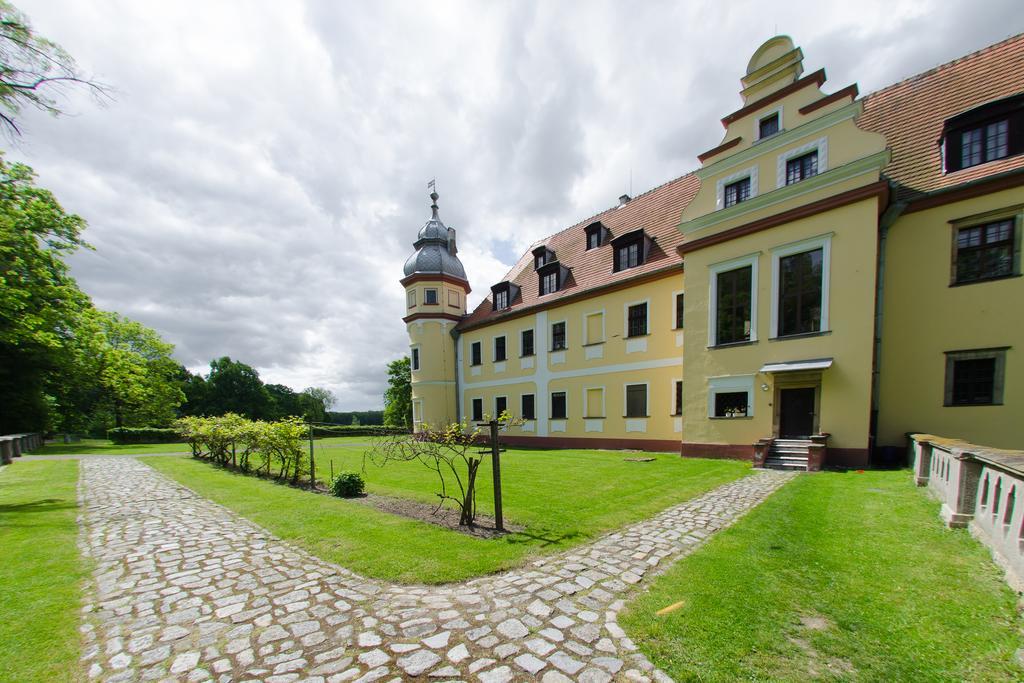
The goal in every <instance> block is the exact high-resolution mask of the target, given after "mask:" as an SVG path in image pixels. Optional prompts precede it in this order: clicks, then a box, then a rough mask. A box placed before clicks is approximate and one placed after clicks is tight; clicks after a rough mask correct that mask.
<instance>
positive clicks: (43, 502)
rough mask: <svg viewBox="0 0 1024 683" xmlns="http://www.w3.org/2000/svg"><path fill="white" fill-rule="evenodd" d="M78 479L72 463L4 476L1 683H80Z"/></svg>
mask: <svg viewBox="0 0 1024 683" xmlns="http://www.w3.org/2000/svg"><path fill="white" fill-rule="evenodd" d="M77 480H78V463H77V462H72V461H54V462H16V463H15V464H14V465H12V466H10V467H7V468H4V469H3V470H2V471H0V680H5V681H70V680H76V678H77V673H78V658H79V656H80V653H79V638H78V619H79V610H80V608H81V594H80V591H81V587H82V581H83V580H84V579H85V576H86V573H87V572H86V566H85V563H84V562H83V561H82V560H80V559H79V557H78V547H77V545H76V544H77V539H78V529H77V526H76V522H75V517H76V514H77V507H78V503H77V494H76V491H75V484H76V482H77Z"/></svg>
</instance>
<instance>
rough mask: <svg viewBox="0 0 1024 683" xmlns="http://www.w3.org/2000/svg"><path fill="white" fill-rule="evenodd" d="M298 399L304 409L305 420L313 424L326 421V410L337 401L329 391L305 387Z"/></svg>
mask: <svg viewBox="0 0 1024 683" xmlns="http://www.w3.org/2000/svg"><path fill="white" fill-rule="evenodd" d="M300 397H301V400H302V404H303V406H304V407H305V417H306V419H307V420H312V421H313V422H324V421H325V420H326V419H327V410H328V409H329V408H330V407H331V406H333V405H334V402H335V400H337V399H335V398H334V394H333V393H332V392H331V391H330V390H329V389H323V388H321V387H306V388H305V389H303V390H302V393H301V394H300Z"/></svg>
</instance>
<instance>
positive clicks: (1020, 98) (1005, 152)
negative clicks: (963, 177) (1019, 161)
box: [943, 94, 1024, 173]
mask: <svg viewBox="0 0 1024 683" xmlns="http://www.w3.org/2000/svg"><path fill="white" fill-rule="evenodd" d="M1022 152H1024V94H1022V95H1015V96H1013V97H1008V98H1006V99H1003V100H999V101H997V102H990V103H989V104H986V105H983V106H981V107H978V108H976V109H972V110H971V111H968V112H965V113H963V114H960V115H958V116H955V117H953V118H951V119H949V120H948V121H946V125H945V127H944V130H943V154H944V157H945V166H946V171H947V172H949V173H951V172H953V171H959V170H960V169H964V168H970V167H972V166H978V165H980V164H985V163H988V162H990V161H996V160H998V159H1004V158H1006V157H1009V156H1014V155H1017V154H1020V153H1022Z"/></svg>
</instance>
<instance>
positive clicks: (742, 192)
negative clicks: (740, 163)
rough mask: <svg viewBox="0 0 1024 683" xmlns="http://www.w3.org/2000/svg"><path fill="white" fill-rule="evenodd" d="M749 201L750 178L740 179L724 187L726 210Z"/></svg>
mask: <svg viewBox="0 0 1024 683" xmlns="http://www.w3.org/2000/svg"><path fill="white" fill-rule="evenodd" d="M748 199H750V178H742V179H740V180H737V181H736V182H734V183H729V184H728V185H726V186H725V206H726V208H728V207H730V206H732V205H734V204H739V203H740V202H745V201H747V200H748Z"/></svg>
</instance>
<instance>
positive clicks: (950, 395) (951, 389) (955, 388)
mask: <svg viewBox="0 0 1024 683" xmlns="http://www.w3.org/2000/svg"><path fill="white" fill-rule="evenodd" d="M1005 366H1006V349H1005V348H999V349H978V350H976V351H950V352H949V353H947V354H946V396H945V404H946V405H947V406H986V405H1001V404H1002V403H1003V377H1004V369H1005Z"/></svg>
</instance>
